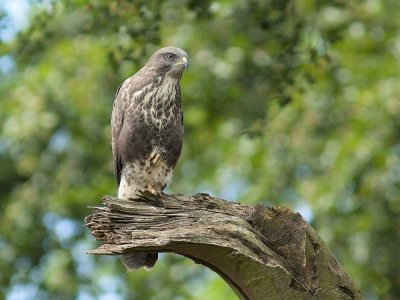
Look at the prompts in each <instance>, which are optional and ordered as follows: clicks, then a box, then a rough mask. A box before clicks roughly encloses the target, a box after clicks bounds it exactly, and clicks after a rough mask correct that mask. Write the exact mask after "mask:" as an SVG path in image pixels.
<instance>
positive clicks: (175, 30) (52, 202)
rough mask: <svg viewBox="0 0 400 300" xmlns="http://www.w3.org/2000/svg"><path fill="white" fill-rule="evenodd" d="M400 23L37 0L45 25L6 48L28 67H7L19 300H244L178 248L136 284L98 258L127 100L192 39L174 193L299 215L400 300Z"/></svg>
mask: <svg viewBox="0 0 400 300" xmlns="http://www.w3.org/2000/svg"><path fill="white" fill-rule="evenodd" d="M46 3H47V4H46ZM399 12H400V2H398V1H397V0H387V1H379V0H368V1H348V2H346V1H339V0H338V1H295V0H292V1H278V0H271V1H265V0H264V1H261V0H242V1H236V2H231V1H223V0H220V1H190V0H186V1H185V0H183V1H177V0H167V1H157V0H153V1H144V0H143V1H142V0H139V1H127V0H113V1H106V0H73V1H67V0H61V1H52V2H50V5H49V4H48V2H47V1H43V3H42V2H41V1H35V2H32V4H31V14H30V16H31V17H30V22H29V25H28V26H27V28H25V29H24V30H22V31H21V32H19V33H18V34H17V36H16V37H15V38H14V39H13V40H11V41H2V42H1V43H0V56H1V57H0V59H1V60H0V62H1V63H3V62H4V59H8V60H11V61H12V62H13V64H15V66H14V67H13V68H12V69H11V70H8V71H4V72H0V94H1V99H0V101H1V110H0V130H1V136H0V170H1V172H0V191H1V193H0V197H1V202H0V206H1V213H0V214H1V218H0V228H1V233H0V269H1V274H0V288H1V292H2V293H3V294H4V295H6V296H5V297H6V298H10V299H17V298H16V295H19V298H18V299H74V298H77V299H101V297H107V296H110V295H111V296H114V297H116V298H118V297H119V298H121V299H221V298H224V299H235V296H234V294H233V293H232V292H231V291H230V289H229V287H228V286H227V285H226V284H224V282H223V281H222V279H220V278H218V277H217V276H215V275H214V274H212V273H211V272H210V271H208V270H205V268H202V267H200V266H195V265H194V264H193V263H192V262H190V261H189V260H184V259H182V258H179V257H176V256H173V255H171V254H168V255H163V256H162V259H161V260H160V262H159V263H158V264H157V266H156V267H155V268H154V270H153V271H152V272H150V273H146V272H145V271H139V272H135V273H130V274H127V273H126V272H125V270H124V268H123V267H122V265H121V263H120V261H119V260H118V259H117V258H107V257H90V256H87V255H86V254H85V251H86V250H88V249H91V248H94V247H95V246H96V243H95V242H94V241H93V239H92V237H91V236H90V235H89V234H88V231H87V230H86V229H85V228H83V227H82V226H81V224H82V221H83V218H84V216H85V215H87V214H89V213H90V210H88V209H87V208H86V207H87V206H89V205H92V206H93V205H98V204H100V200H99V199H100V197H101V196H102V195H104V194H115V190H116V187H115V183H114V179H113V174H112V161H111V147H110V126H109V123H110V113H111V108H112V102H113V97H114V93H115V91H116V89H117V87H118V85H119V84H120V83H121V82H122V81H123V80H124V79H125V78H126V77H128V76H130V75H131V74H132V73H134V72H135V71H136V70H137V69H138V68H139V67H140V66H141V65H142V64H143V63H144V62H145V61H146V60H147V58H148V57H149V55H150V54H151V53H152V52H153V51H154V50H155V49H157V48H158V47H160V46H163V45H174V46H178V47H181V48H183V49H185V50H186V51H187V52H188V53H189V58H190V66H191V67H190V70H189V72H187V73H186V74H184V77H183V80H182V90H183V97H184V112H185V142H184V149H183V154H182V157H181V159H180V161H179V162H178V166H177V169H176V172H175V177H174V181H173V183H172V184H171V186H170V187H169V189H168V191H169V192H175V193H187V194H189V193H195V192H200V191H202V192H210V193H212V194H214V195H217V196H221V197H225V198H228V199H231V200H237V201H241V202H243V203H251V204H253V203H265V204H272V205H276V204H283V205H287V206H290V207H292V208H293V209H296V210H299V211H300V212H301V213H303V214H304V215H305V216H307V218H308V219H309V221H310V222H312V224H313V226H314V227H315V229H316V230H317V232H318V233H319V234H320V235H321V236H322V237H323V238H324V240H325V241H326V242H327V243H328V245H329V246H330V248H331V249H332V251H333V252H334V254H335V255H336V257H337V258H338V260H339V261H340V262H341V264H342V265H343V266H344V267H345V269H346V270H347V271H348V272H349V273H350V274H351V276H352V277H353V278H354V279H355V280H356V282H357V283H358V285H359V286H360V287H361V289H362V292H363V294H364V296H365V298H366V299H378V298H381V299H397V298H399V297H400V288H399V287H400V279H399V278H400V275H399V270H400V258H399V250H398V247H399V242H400V233H399V232H400V231H399V227H400V197H399V195H400V183H399V182H400V181H399V180H400V144H399V140H400V134H399V133H400V126H399V124H400V123H399V121H398V116H399V114H400V100H399V96H398V95H399V94H400V86H399V84H398V81H399V57H400V54H399V53H400V38H399V36H400V35H399V34H400V31H399V21H398V20H399V19H400V13H399ZM5 17H6V14H4V13H3V12H0V21H1V20H3V21H4V20H5V19H4V18H5ZM3 23H4V22H1V24H3ZM1 69H3V68H1ZM13 297H14V298H13Z"/></svg>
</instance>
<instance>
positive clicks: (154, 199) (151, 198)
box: [140, 188, 164, 207]
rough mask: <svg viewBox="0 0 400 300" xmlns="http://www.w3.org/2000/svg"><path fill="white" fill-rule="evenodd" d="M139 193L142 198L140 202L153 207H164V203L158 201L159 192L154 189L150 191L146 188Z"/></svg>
mask: <svg viewBox="0 0 400 300" xmlns="http://www.w3.org/2000/svg"><path fill="white" fill-rule="evenodd" d="M140 193H141V194H142V195H143V196H144V198H143V199H142V201H145V202H147V203H151V204H153V205H155V206H159V207H164V203H163V201H162V200H161V199H160V197H161V194H162V193H161V192H157V191H156V190H155V189H154V188H152V189H149V188H147V189H144V190H140Z"/></svg>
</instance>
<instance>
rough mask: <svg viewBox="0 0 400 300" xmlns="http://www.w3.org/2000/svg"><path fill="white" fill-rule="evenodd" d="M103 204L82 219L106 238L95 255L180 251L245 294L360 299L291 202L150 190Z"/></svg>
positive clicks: (96, 234)
mask: <svg viewBox="0 0 400 300" xmlns="http://www.w3.org/2000/svg"><path fill="white" fill-rule="evenodd" d="M103 203H104V206H103V207H94V210H95V212H94V213H93V214H92V215H89V216H88V217H86V219H85V222H86V226H87V227H88V228H89V229H90V230H91V232H92V235H93V236H94V237H95V238H96V239H97V240H98V241H101V242H103V244H102V245H101V246H100V247H98V248H97V249H95V250H91V251H88V253H90V254H111V255H116V254H121V253H126V252H131V251H138V252H149V251H150V252H151V251H154V252H174V253H177V254H181V255H184V256H186V257H188V258H191V259H192V260H194V261H195V262H197V263H200V264H203V265H204V266H206V267H208V268H210V269H212V270H214V271H215V272H217V273H218V274H219V275H220V276H221V277H222V278H223V279H224V280H225V281H226V282H227V283H228V284H229V285H230V286H231V288H232V289H233V290H234V291H235V293H236V294H237V296H238V297H239V298H240V299H251V300H264V299H361V294H360V291H359V290H358V288H357V287H356V286H355V284H354V282H353V280H352V279H351V278H350V277H349V276H348V275H347V274H346V272H345V271H344V270H343V269H342V267H341V266H339V264H338V263H337V261H336V259H335V258H334V257H333V256H332V254H331V252H330V251H329V249H328V248H327V247H326V245H325V244H324V242H323V241H322V240H321V239H320V238H319V237H318V235H317V234H316V233H315V231H314V230H313V229H312V228H311V226H310V225H308V224H307V223H306V221H305V220H304V219H303V218H302V217H301V215H300V214H299V213H295V212H293V211H291V210H290V209H288V208H285V207H272V208H269V207H266V206H263V205H255V206H249V205H241V204H238V203H232V202H228V201H225V200H222V199H217V198H214V197H211V196H209V195H208V194H196V195H193V196H183V195H166V194H163V195H162V196H161V197H160V198H155V197H153V196H152V195H151V194H149V193H146V192H145V193H143V194H142V196H141V198H139V199H131V200H128V201H127V200H121V199H117V198H113V197H110V196H105V197H103Z"/></svg>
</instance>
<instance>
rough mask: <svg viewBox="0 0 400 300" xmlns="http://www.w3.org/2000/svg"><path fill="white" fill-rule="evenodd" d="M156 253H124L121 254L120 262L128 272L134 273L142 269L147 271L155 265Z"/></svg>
mask: <svg viewBox="0 0 400 300" xmlns="http://www.w3.org/2000/svg"><path fill="white" fill-rule="evenodd" d="M157 258H158V254H157V253H145V252H142V253H140V252H139V253H125V254H121V259H122V262H123V263H124V266H125V267H126V268H127V269H128V271H134V270H137V269H140V268H141V267H143V268H144V269H145V270H147V271H149V270H150V269H151V268H152V267H153V266H154V265H155V263H156V261H157Z"/></svg>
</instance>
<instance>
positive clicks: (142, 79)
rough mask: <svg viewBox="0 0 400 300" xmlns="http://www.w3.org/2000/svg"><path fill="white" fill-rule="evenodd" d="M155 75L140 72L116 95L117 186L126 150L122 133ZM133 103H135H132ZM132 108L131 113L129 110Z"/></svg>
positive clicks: (113, 129) (113, 119)
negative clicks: (120, 141)
mask: <svg viewBox="0 0 400 300" xmlns="http://www.w3.org/2000/svg"><path fill="white" fill-rule="evenodd" d="M152 75H153V74H149V72H147V70H145V69H144V68H143V69H141V70H139V72H137V73H136V74H135V75H134V76H132V77H129V78H128V79H127V80H125V81H124V83H122V84H121V85H120V86H119V87H118V90H117V92H116V95H115V100H114V105H113V110H112V114H111V140H112V141H111V145H112V152H113V161H114V173H115V179H116V181H117V184H118V185H119V183H120V181H121V172H122V168H123V166H124V163H125V162H124V159H123V158H124V157H126V155H125V154H126V153H123V151H126V149H120V147H119V145H118V138H119V136H120V134H121V132H122V129H123V127H124V124H125V122H126V121H127V118H134V117H135V116H134V115H133V113H132V112H133V111H135V107H136V106H137V104H138V103H139V102H140V101H141V100H142V99H143V97H144V95H143V93H140V91H142V90H143V89H144V88H145V87H146V86H148V85H149V84H150V83H151V82H152V81H153V77H154V76H152ZM132 102H133V103H132ZM128 107H130V111H129V112H128V111H125V110H128Z"/></svg>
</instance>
